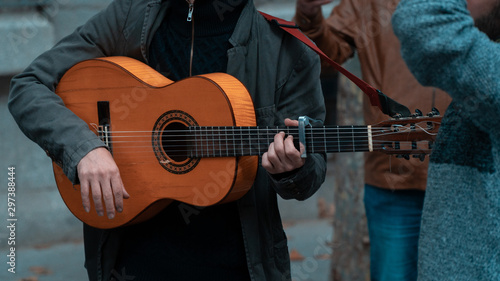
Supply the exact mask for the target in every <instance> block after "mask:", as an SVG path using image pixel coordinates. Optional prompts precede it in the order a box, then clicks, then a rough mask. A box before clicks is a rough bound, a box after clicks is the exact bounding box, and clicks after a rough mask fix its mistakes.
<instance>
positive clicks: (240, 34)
mask: <svg viewBox="0 0 500 281" xmlns="http://www.w3.org/2000/svg"><path fill="white" fill-rule="evenodd" d="M256 16H260V15H259V14H258V12H257V9H256V8H255V6H254V4H253V0H248V3H247V4H246V6H245V8H243V11H242V12H241V16H240V18H239V20H238V23H237V24H236V27H235V29H234V32H233V35H232V36H231V38H229V42H230V43H231V44H232V45H233V47H238V46H246V45H248V42H249V41H250V38H251V33H252V30H251V29H252V26H253V21H254V20H255V17H256Z"/></svg>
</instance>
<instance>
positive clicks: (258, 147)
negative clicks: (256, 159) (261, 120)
mask: <svg viewBox="0 0 500 281" xmlns="http://www.w3.org/2000/svg"><path fill="white" fill-rule="evenodd" d="M259 131H260V130H259V126H257V150H258V152H259V156H261V155H262V153H261V152H260V133H259Z"/></svg>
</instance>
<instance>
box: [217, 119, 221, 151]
mask: <svg viewBox="0 0 500 281" xmlns="http://www.w3.org/2000/svg"><path fill="white" fill-rule="evenodd" d="M220 131H221V127H220V126H219V127H217V132H218V133H219V157H222V142H221V139H220Z"/></svg>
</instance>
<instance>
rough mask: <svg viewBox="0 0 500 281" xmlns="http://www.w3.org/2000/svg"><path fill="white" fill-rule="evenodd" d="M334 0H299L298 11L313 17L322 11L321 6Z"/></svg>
mask: <svg viewBox="0 0 500 281" xmlns="http://www.w3.org/2000/svg"><path fill="white" fill-rule="evenodd" d="M332 2H333V0H297V11H300V12H301V13H303V14H304V15H305V16H306V17H308V18H313V17H314V16H316V15H317V14H318V13H321V6H323V5H326V4H329V3H332Z"/></svg>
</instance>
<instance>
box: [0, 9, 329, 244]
mask: <svg viewBox="0 0 500 281" xmlns="http://www.w3.org/2000/svg"><path fill="white" fill-rule="evenodd" d="M109 2H110V1H109V0H106V1H103V0H54V1H51V2H49V5H47V6H45V7H43V8H41V9H35V8H22V9H20V8H15V9H14V8H5V7H2V6H1V3H2V1H1V0H0V40H1V42H2V44H1V46H2V48H1V51H0V130H1V133H0V140H1V142H0V248H5V247H7V238H8V235H9V233H8V232H7V229H6V227H4V226H2V225H4V224H5V225H7V221H6V220H7V199H6V198H7V188H8V175H7V173H8V168H9V167H15V171H16V175H15V176H16V179H15V181H16V198H15V199H16V202H15V203H16V217H17V218H18V222H17V229H16V239H17V242H18V243H17V245H19V246H20V247H30V246H34V245H39V244H44V243H54V242H60V241H68V240H75V239H81V229H82V226H81V223H80V222H79V221H78V220H77V219H75V218H74V217H73V216H72V215H71V213H70V212H69V211H68V210H67V208H66V207H65V205H64V203H63V201H62V200H61V198H60V196H59V193H58V192H57V188H56V186H55V183H54V179H53V175H52V167H51V161H50V159H49V158H48V157H47V156H46V155H45V153H44V152H43V151H42V149H40V148H39V147H38V146H37V145H36V144H34V143H33V142H31V141H30V140H28V139H27V138H26V137H25V136H24V134H22V133H21V131H20V130H19V128H18V127H17V125H16V124H15V122H14V120H13V119H12V117H11V115H10V113H9V112H8V110H7V108H6V101H7V95H8V87H9V85H8V84H9V80H10V78H11V77H12V75H14V74H16V73H18V72H20V71H22V69H24V68H25V67H26V66H27V65H28V64H29V63H30V62H31V61H32V60H33V59H34V58H36V57H37V56H38V55H39V54H40V53H42V52H43V51H45V50H47V49H49V48H50V47H51V46H53V45H54V44H55V43H56V42H57V41H58V40H59V39H61V38H62V37H63V36H65V35H67V34H68V33H70V32H71V31H73V30H74V29H75V28H76V27H77V26H79V25H81V24H82V23H83V22H85V21H86V20H87V19H88V18H90V17H91V16H92V15H94V14H95V13H97V12H98V11H99V10H101V9H102V8H104V7H105V6H106V5H107V4H108V3H109ZM255 2H256V3H257V4H258V7H259V9H260V10H262V11H264V12H268V13H270V14H273V15H276V16H279V17H283V18H285V19H291V18H292V16H293V13H294V9H295V2H294V1H280V2H277V1H269V0H266V1H263V0H261V1H255ZM330 10H331V6H327V7H325V13H328V12H329V11H330ZM320 198H324V199H326V201H327V203H328V202H331V201H332V200H333V195H332V186H331V184H329V186H327V187H325V188H322V189H321V190H320V192H318V193H317V194H316V195H315V197H313V198H311V199H310V200H307V201H305V202H297V201H284V200H280V204H281V208H282V213H283V217H284V218H285V219H286V220H288V219H308V218H315V217H316V216H317V214H318V212H319V210H318V207H317V203H318V201H319V199H320Z"/></svg>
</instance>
